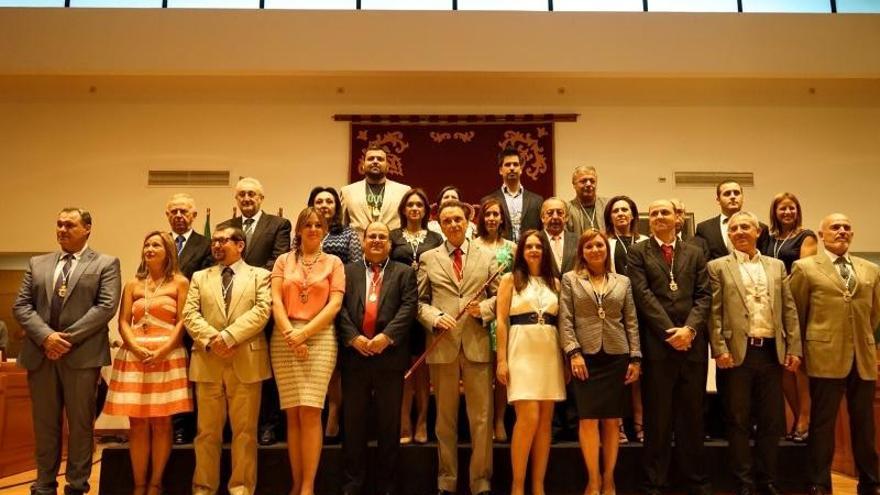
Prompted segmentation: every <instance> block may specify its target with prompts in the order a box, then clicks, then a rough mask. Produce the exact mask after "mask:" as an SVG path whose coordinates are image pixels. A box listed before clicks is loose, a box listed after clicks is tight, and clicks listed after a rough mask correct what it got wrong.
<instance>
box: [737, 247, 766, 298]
mask: <svg viewBox="0 0 880 495" xmlns="http://www.w3.org/2000/svg"><path fill="white" fill-rule="evenodd" d="M760 259H761V258H760V256H758V258H756V259H755V260H754V262H753V263H755V264H757V265H758V266H760ZM750 261H751V260H746V261H745V262H740V265H741V266H742V267H743V269H742V270H740V272H742V271H745V272H746V277H748V278H749V282H751V286H752V299H754V300H755V302H756V303H759V302H761V299H762V298H763V296H764V294H767V279H766V278H764V277H762V276H761V273H763V270H761V272H759V274H758V276H757V277H752V272H751V271H750V270H749V267H748V265H747V264H746V263H748V262H750ZM768 295H769V294H768Z"/></svg>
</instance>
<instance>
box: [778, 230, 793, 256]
mask: <svg viewBox="0 0 880 495" xmlns="http://www.w3.org/2000/svg"><path fill="white" fill-rule="evenodd" d="M794 233H795V231H794V230H792V231H791V232H789V233H788V235H787V236H785V239H783V240H782V242H781V243H780V244H779V245H778V246H777V243H778V242H779V238H778V237H774V238H773V257H774V258H776V259H779V252H780V251H782V246H785V243H786V242H788V240H789V239H791V236H793V235H794Z"/></svg>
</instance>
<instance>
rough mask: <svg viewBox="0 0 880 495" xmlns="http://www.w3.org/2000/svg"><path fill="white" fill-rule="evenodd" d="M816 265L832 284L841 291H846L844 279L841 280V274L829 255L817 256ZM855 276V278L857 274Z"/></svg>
mask: <svg viewBox="0 0 880 495" xmlns="http://www.w3.org/2000/svg"><path fill="white" fill-rule="evenodd" d="M816 265H817V266H818V267H819V271H820V272H822V274H823V275H825V276H826V277H828V279H829V280H831V283H833V284H834V285H836V286H837V287H838V288H839V289H840V290H841V291H845V290H846V285H844V282H843V279H842V278H840V274H839V273H838V272H837V269H836V268H834V265H833V264H832V263H831V260H830V259H829V258H828V255H822V256H816ZM853 276H855V274H854V275H853ZM856 289H858V287H856Z"/></svg>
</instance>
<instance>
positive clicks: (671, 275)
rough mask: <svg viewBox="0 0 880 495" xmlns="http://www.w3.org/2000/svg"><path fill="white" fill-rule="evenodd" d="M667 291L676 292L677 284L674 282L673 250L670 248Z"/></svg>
mask: <svg viewBox="0 0 880 495" xmlns="http://www.w3.org/2000/svg"><path fill="white" fill-rule="evenodd" d="M669 290H671V291H672V292H678V283H677V282H676V281H675V248H672V263H670V264H669Z"/></svg>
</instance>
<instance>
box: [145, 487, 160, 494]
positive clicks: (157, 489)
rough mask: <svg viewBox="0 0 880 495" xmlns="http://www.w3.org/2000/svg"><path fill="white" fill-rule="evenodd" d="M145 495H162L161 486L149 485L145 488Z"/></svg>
mask: <svg viewBox="0 0 880 495" xmlns="http://www.w3.org/2000/svg"><path fill="white" fill-rule="evenodd" d="M147 495H162V486H161V485H150V486H149V488H147Z"/></svg>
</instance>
